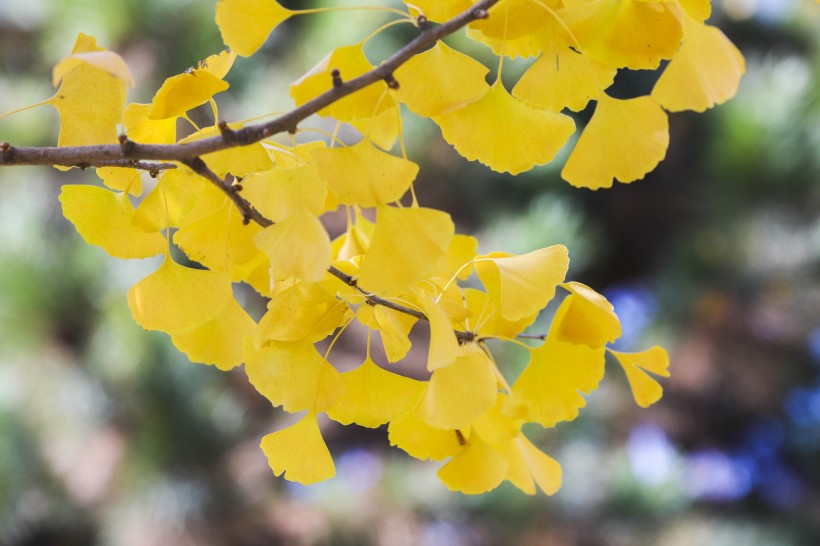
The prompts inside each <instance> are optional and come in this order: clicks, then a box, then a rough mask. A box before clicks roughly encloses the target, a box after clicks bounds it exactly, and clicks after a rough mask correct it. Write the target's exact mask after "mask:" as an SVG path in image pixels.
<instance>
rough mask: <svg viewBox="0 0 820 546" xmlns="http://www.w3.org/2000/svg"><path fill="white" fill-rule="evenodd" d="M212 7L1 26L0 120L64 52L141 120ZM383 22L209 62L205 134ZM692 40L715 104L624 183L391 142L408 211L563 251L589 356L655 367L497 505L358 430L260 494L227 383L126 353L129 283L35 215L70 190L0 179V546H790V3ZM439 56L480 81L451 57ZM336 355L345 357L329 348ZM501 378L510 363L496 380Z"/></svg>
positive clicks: (609, 392) (797, 33)
mask: <svg viewBox="0 0 820 546" xmlns="http://www.w3.org/2000/svg"><path fill="white" fill-rule="evenodd" d="M338 3H343V4H346V5H354V4H355V5H363V4H367V3H375V2H367V1H365V0H360V1H355V2H354V1H346V2H338ZM331 4H332V2H310V3H307V2H290V3H288V4H286V5H288V6H291V7H298V6H306V5H309V6H311V7H312V6H319V5H331ZM213 9H214V2H213V1H211V2H205V1H201V0H119V1H116V2H106V1H103V0H26V1H25V2H11V1H2V2H0V110H3V111H6V110H10V109H13V108H17V107H20V106H23V105H26V104H29V103H32V102H35V101H39V100H42V99H45V98H47V97H49V96H50V95H51V94H52V92H53V91H52V90H51V88H50V87H49V83H50V72H51V67H52V65H53V64H54V63H55V62H56V61H57V60H59V59H60V58H61V57H63V56H64V55H66V54H67V53H68V52H69V50H70V48H71V45H72V44H73V42H74V39H75V38H76V35H77V33H78V32H80V31H83V32H86V33H89V34H93V35H95V36H96V37H97V39H98V40H99V42H100V43H101V44H103V45H105V46H107V47H109V48H111V49H114V50H116V51H118V52H120V53H121V54H122V55H123V56H124V57H125V58H126V60H127V62H128V64H129V66H130V67H131V69H132V71H133V72H134V74H135V77H136V80H137V82H138V86H137V88H136V89H135V90H131V91H130V95H129V100H131V101H140V102H148V101H150V99H151V96H152V95H153V92H154V91H155V90H156V89H157V88H158V86H159V84H160V83H161V81H162V80H163V79H164V78H165V77H167V76H170V75H173V74H176V73H179V72H181V71H182V70H184V69H185V68H187V67H189V66H191V65H193V64H195V62H196V61H198V60H199V59H201V58H204V57H206V56H207V55H209V54H211V53H214V52H216V51H218V50H219V49H220V48H221V47H222V45H221V40H220V38H219V34H218V31H217V29H216V26H215V24H214V21H213ZM384 21H385V16H384V15H383V14H380V13H377V12H370V11H368V12H347V13H344V14H342V15H334V14H322V15H314V16H310V17H299V18H296V19H294V20H291V21H290V22H288V23H287V24H286V25H285V26H284V27H282V28H280V29H279V30H278V31H277V32H276V33H275V35H274V36H273V37H272V38H271V39H270V40H269V41H268V43H267V45H266V46H265V48H264V49H263V50H262V51H261V52H260V53H259V54H258V55H257V56H256V57H254V58H253V59H249V60H243V59H240V60H239V61H237V64H236V66H235V68H234V70H233V71H232V72H231V74H230V75H229V77H228V80H229V81H230V82H231V84H232V89H231V90H230V91H229V92H227V93H224V94H223V95H224V96H219V97H218V102H219V104H220V108H221V115H222V117H224V118H226V119H229V120H234V119H242V118H246V117H251V116H254V115H259V114H263V113H269V112H273V111H278V110H285V109H288V108H289V107H290V106H291V103H290V99H289V97H288V95H287V85H288V83H289V82H291V81H293V80H294V79H295V78H297V77H298V76H299V75H301V74H302V73H303V72H304V71H306V70H307V69H308V68H309V67H311V66H312V65H313V64H314V63H315V62H317V61H318V60H319V59H320V58H321V57H323V56H324V55H325V54H326V53H327V52H328V51H329V50H330V49H331V48H332V47H335V46H338V45H345V44H349V43H353V42H355V41H358V40H359V39H361V38H362V37H363V36H365V35H366V34H367V33H369V32H370V30H372V29H374V28H376V27H377V26H378V25H379V24H381V23H383V22H384ZM711 21H712V23H713V24H717V25H719V26H720V27H721V28H723V29H724V31H725V32H726V33H727V35H728V36H729V37H730V38H731V39H732V40H733V41H734V42H735V43H736V44H738V46H739V47H740V48H741V49H742V51H743V53H744V54H745V56H746V59H747V68H748V73H747V75H746V76H745V78H744V79H743V82H742V85H741V88H740V91H739V93H738V95H737V97H736V98H735V99H734V100H733V101H731V102H730V103H728V104H726V105H724V106H721V107H718V108H716V109H714V110H712V111H709V112H708V113H706V114H704V115H697V114H674V115H672V116H671V132H672V136H671V146H670V149H669V153H668V156H667V159H666V160H665V161H664V162H663V163H662V164H661V165H660V167H659V168H658V169H657V170H656V171H655V172H653V173H652V174H650V175H649V176H648V177H647V178H646V179H645V180H643V181H640V182H636V183H633V184H631V185H620V186H617V187H615V188H614V189H612V190H608V191H599V192H590V191H586V190H574V189H572V188H570V187H569V186H568V185H567V184H566V183H564V182H562V181H561V180H560V177H559V174H558V173H559V171H560V167H561V165H562V163H563V160H564V159H565V155H566V151H565V152H564V155H563V156H562V157H559V159H558V160H557V161H556V162H555V163H554V164H552V165H549V166H546V167H543V168H538V169H535V170H533V171H532V172H530V173H527V174H524V175H521V176H518V177H515V178H513V177H510V176H507V175H499V174H495V173H492V172H491V171H489V170H488V169H486V168H484V167H482V166H481V165H478V164H473V163H468V162H466V161H464V160H462V159H461V158H460V157H459V156H458V155H457V154H455V153H454V152H453V151H452V150H451V149H450V147H449V146H447V145H446V144H445V143H444V142H443V141H442V140H441V138H440V133H439V132H438V130H437V128H436V127H435V125H434V124H433V123H432V122H429V121H428V120H421V119H418V118H413V117H412V116H409V115H408V117H407V118H406V121H407V125H406V131H407V141H408V145H409V148H410V149H409V151H410V156H411V157H412V158H414V159H415V160H416V161H418V162H420V163H421V164H422V171H421V175H420V179H419V182H418V186H417V191H418V194H419V195H420V199H421V202H422V203H423V204H424V205H427V206H435V207H439V208H443V209H445V210H448V211H450V212H451V213H452V214H453V216H454V218H455V220H456V222H457V225H458V226H459V228H458V229H459V231H460V232H462V233H471V234H476V235H478V236H479V237H480V239H481V241H482V249H483V250H495V249H503V250H507V251H511V252H526V251H529V250H532V249H535V248H538V247H541V246H545V245H548V244H554V243H564V244H566V245H567V246H568V247H569V248H570V254H571V257H572V271H571V277H572V278H573V279H575V280H580V281H582V282H585V283H587V284H590V285H591V286H594V287H596V288H597V289H599V290H602V291H603V292H604V293H605V294H606V295H607V297H608V298H609V299H610V301H612V303H613V304H614V305H615V308H616V311H617V313H618V315H619V316H620V317H621V320H622V322H623V324H624V337H623V339H622V340H621V341H620V342H619V343H618V347H619V348H621V349H626V350H630V349H634V350H640V349H642V348H646V347H649V346H651V345H654V344H663V345H664V346H665V347H667V348H668V349H669V351H670V355H671V357H672V368H671V370H672V377H671V378H670V379H668V380H665V381H664V382H663V384H664V387H665V396H664V398H663V399H662V401H661V402H659V403H658V404H656V405H655V406H653V407H652V408H650V409H648V410H641V409H639V408H637V407H636V406H635V405H634V402H633V401H632V399H631V396H630V394H629V390H628V386H627V385H626V382H625V381H624V380H623V379H622V377H621V376H620V375H619V374H618V372H617V370H612V373H610V374H608V375H607V378H606V379H605V381H604V382H603V384H602V385H601V387H600V389H599V390H598V391H596V392H595V393H593V395H592V396H590V397H589V400H588V408H587V409H586V410H585V411H583V412H582V415H581V417H580V418H579V419H578V420H577V421H575V422H572V423H565V424H562V425H559V426H558V427H556V428H555V429H552V430H547V431H543V430H539V429H532V430H530V431H529V434H530V436H531V437H532V438H533V439H534V440H535V441H536V443H538V444H539V445H540V446H541V447H542V448H544V449H545V450H546V451H547V452H548V453H550V454H551V455H552V456H554V457H555V458H556V459H558V460H559V461H560V462H561V463H562V465H563V467H564V486H563V488H562V489H561V490H560V491H559V492H558V493H557V494H556V495H555V496H553V497H549V498H548V497H545V496H544V495H542V494H539V495H537V496H535V497H528V496H526V495H523V494H522V493H520V492H519V491H517V490H516V489H514V488H513V487H511V486H508V485H504V486H502V487H500V488H499V489H497V490H496V491H493V492H491V493H489V494H485V495H481V496H477V497H467V496H464V495H461V494H456V493H450V492H449V491H447V490H446V488H445V487H444V486H443V485H442V484H440V483H439V482H438V480H437V479H436V477H435V472H436V470H437V467H438V465H437V464H435V463H421V462H418V461H415V460H412V459H410V458H409V457H408V456H406V455H405V454H404V453H403V452H401V451H399V450H396V449H390V448H389V447H388V446H387V441H386V433H385V431H384V430H383V429H379V430H375V431H371V430H365V429H361V428H357V427H346V428H345V427H340V426H338V425H335V424H333V423H328V424H327V426H326V429H325V435H326V438H327V440H328V443H329V446H330V449H331V452H332V453H333V454H334V457H335V460H336V466H337V476H336V477H335V478H334V479H332V480H330V481H328V482H325V483H323V484H319V485H315V486H311V487H302V486H299V485H298V484H292V483H288V482H286V481H284V480H282V479H276V478H274V477H273V476H272V474H271V472H270V470H269V469H268V467H267V464H266V461H265V458H264V456H263V454H262V453H261V451H260V450H259V449H258V444H259V440H260V438H261V437H262V436H263V435H264V434H267V433H268V432H271V431H272V430H276V429H278V428H281V427H282V426H284V425H285V424H286V423H287V422H288V418H287V416H285V415H284V414H283V413H282V412H281V411H280V410H276V409H274V408H272V407H271V406H270V404H269V403H268V402H267V401H266V400H265V399H264V398H262V397H261V396H260V395H259V394H257V393H256V392H255V391H254V390H253V388H252V387H250V385H249V384H248V382H247V380H246V379H245V377H244V374H243V373H242V371H241V369H239V370H235V371H233V372H231V373H227V374H226V373H222V372H219V371H218V370H216V369H214V368H210V367H206V366H200V365H192V364H190V363H189V362H187V360H186V359H185V357H184V356H183V355H181V354H180V353H178V352H177V351H176V350H175V349H174V348H173V347H172V345H171V344H170V342H169V339H168V338H167V337H166V336H165V335H163V334H158V333H145V332H143V331H142V330H141V328H140V327H138V326H137V325H136V324H135V323H134V322H133V320H132V319H131V317H130V315H129V312H128V309H127V306H126V300H125V292H126V290H127V289H128V287H129V286H131V285H132V284H133V283H134V282H136V281H137V280H139V279H140V278H141V277H142V276H144V275H146V274H148V273H149V272H150V271H152V270H153V269H154V267H155V266H156V262H155V261H152V260H134V261H129V262H124V261H118V260H115V259H112V258H109V257H108V256H106V255H105V254H104V253H103V251H102V250H100V249H99V248H96V247H90V246H88V245H86V244H85V243H84V242H83V241H82V240H81V238H80V237H79V236H78V234H77V233H76V232H75V230H74V229H73V227H72V226H71V225H70V224H68V223H67V222H66V221H65V220H64V219H62V217H61V215H60V212H59V206H58V202H57V199H56V197H57V194H58V193H59V186H60V184H63V183H95V181H96V177H95V176H94V174H93V173H90V172H88V173H83V172H78V171H73V172H70V173H66V174H60V173H58V172H57V171H54V170H52V169H49V168H24V167H16V168H6V169H2V170H0V545H4V546H6V545H8V546H11V545H14V546H18V545H19V546H24V545H31V546H34V545H37V546H40V545H58V544H59V545H89V544H99V545H109V544H110V545H118V546H119V545H122V546H131V545H134V546H136V545H148V546H151V545H165V544H183V545H187V544H191V545H194V544H197V545H239V546H254V545H269V544H301V545H312V544H322V545H325V544H326V545H354V544H374V545H403V544H407V545H411V544H425V545H426V544H430V545H448V546H449V545H490V544H521V545H550V546H553V545H556V546H558V545H561V546H563V545H590V546H591V545H624V546H628V545H639V544H647V545H649V544H651V545H655V544H658V545H668V546H677V545H701V544H710V545H713V546H722V545H726V546H734V545H739V544H743V545H761V546H762V545H767V546H768V545H775V544H777V545H812V544H820V5H818V4H816V3H815V2H814V1H813V0H722V1H717V2H716V3H715V6H714V11H713V17H712V20H711ZM410 36H412V29H410V28H404V27H398V28H395V27H394V28H393V29H391V30H390V31H388V32H385V33H384V34H383V35H380V36H379V37H378V38H376V39H375V40H373V41H372V42H371V43H370V44H369V46H368V49H367V51H368V53H369V54H370V55H371V56H372V59H373V60H374V61H375V60H379V59H381V58H384V57H386V56H387V55H388V54H389V52H391V51H393V50H395V49H396V48H397V47H398V46H399V45H400V44H401V43H403V42H404V41H406V40H407V39H408V38H409V37H410ZM449 42H450V43H451V44H454V45H456V46H457V47H460V48H462V49H464V50H467V51H470V52H472V53H473V54H475V55H477V56H479V57H482V56H483V57H482V58H484V59H485V60H486V61H487V63H488V66H494V62H493V61H492V59H491V58H490V57H488V56H487V55H486V51H484V50H482V48H481V47H480V46H476V45H470V44H469V43H467V41H466V40H465V39H464V38H463V36H455V37H453V38H452V39H450V40H449ZM516 70H520V66H516V65H515V64H510V68H505V79H506V78H507V77H509V78H514V77H515V73H516ZM656 77H657V74H655V73H654V72H640V73H632V74H621V75H619V77H618V79H617V84H616V88H615V91H614V93H615V94H616V96H631V95H635V94H636V93H645V92H646V91H647V90H648V89H650V88H651V85H652V82H653V81H654V79H655V78H656ZM589 115H590V112H589V111H587V112H583V113H581V114H580V115H579V116H578V120H579V122H581V123H583V122H584V121H585V120H586V119H588V117H589ZM202 119H203V120H205V121H207V116H203V117H202ZM315 121H316V124H317V125H318V126H323V125H322V123H324V122H322V121H321V120H315ZM56 123H57V118H56V113H55V112H54V111H52V110H50V109H49V107H44V108H39V109H36V110H32V111H28V112H24V113H21V114H18V115H15V116H12V117H9V118H6V119H3V120H0V140H8V141H10V142H12V144H15V145H47V144H51V143H53V142H55V141H56V127H57V125H56ZM246 296H247V299H246V303H247V304H248V305H249V306H250V307H251V308H255V309H256V310H257V311H258V310H259V309H261V308H262V305H263V304H262V303H261V302H259V301H255V300H254V299H253V298H252V296H251V294H250V293H248V294H246ZM254 306H255V307H254ZM423 344H424V340H423V336H420V337H419V340H418V343H417V345H418V346H419V347H417V351H418V352H417V353H413V354H421V355H423V354H424V353H425V349H424V347H423ZM361 348H362V345H361V339H357V338H356V336H355V335H354V336H351V339H347V340H346V341H344V342H343V345H342V347H341V348H340V349H339V350H340V351H342V352H341V353H340V354H344V351H350V354H351V355H355V354H360V351H361ZM334 351H335V350H334ZM350 358H351V359H355V358H357V357H355V356H351V357H350ZM413 358H414V357H413V356H412V354H411V362H410V363H409V364H408V366H410V367H412V366H414V365H415V366H418V359H417V360H416V363H415V364H414V362H413V360H412V359H413ZM506 358H507V360H508V361H509V362H510V366H513V367H514V366H515V365H519V366H520V365H521V362H520V359H521V358H523V355H521V354H520V353H516V352H511V353H509V354H507V356H506ZM516 363H517V364H516Z"/></svg>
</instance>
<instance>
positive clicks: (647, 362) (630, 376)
mask: <svg viewBox="0 0 820 546" xmlns="http://www.w3.org/2000/svg"><path fill="white" fill-rule="evenodd" d="M609 352H610V353H611V354H612V355H613V356H614V357H615V358H616V359H617V360H618V363H619V364H620V365H621V367H622V368H623V370H624V373H625V374H626V378H627V380H629V387H630V388H631V389H632V396H633V398H635V402H636V403H637V404H638V405H639V406H640V407H642V408H647V407H649V406H651V405H652V404H654V403H655V402H657V401H658V400H660V399H661V396H663V388H662V387H661V386H660V384H659V383H658V382H657V381H656V380H655V379H654V378H653V377H652V376H650V375H649V374H648V373H646V372H650V373H653V374H655V375H659V376H661V377H669V355H668V354H667V353H666V351H665V350H664V349H663V348H662V347H658V346H655V347H652V348H651V349H647V350H646V351H643V352H640V353H622V352H619V351H613V350H610V351H609Z"/></svg>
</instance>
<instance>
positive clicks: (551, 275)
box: [475, 245, 569, 321]
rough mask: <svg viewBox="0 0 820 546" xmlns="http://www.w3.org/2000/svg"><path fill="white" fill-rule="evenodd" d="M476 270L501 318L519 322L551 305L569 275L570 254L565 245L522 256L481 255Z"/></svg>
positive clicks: (502, 254)
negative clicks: (560, 285)
mask: <svg viewBox="0 0 820 546" xmlns="http://www.w3.org/2000/svg"><path fill="white" fill-rule="evenodd" d="M475 268H476V271H477V272H478V277H479V278H480V279H481V282H482V283H483V284H484V287H485V288H486V289H487V293H488V294H489V295H490V298H491V299H492V301H493V302H494V303H495V305H496V307H497V308H498V309H500V310H501V316H502V317H503V318H504V319H506V320H510V321H517V320H520V319H523V318H527V317H530V316H532V315H534V314H536V313H538V312H539V311H540V310H541V309H543V308H544V307H546V306H547V303H549V301H550V300H551V299H552V297H553V296H554V295H555V287H556V286H558V283H560V282H561V281H563V280H564V276H565V275H566V274H567V269H569V255H568V252H567V247H565V246H564V245H553V246H550V247H547V248H541V249H539V250H535V251H533V252H529V253H527V254H521V255H520V256H514V255H511V254H507V253H502V252H493V253H490V254H485V255H482V256H477V257H476V263H475Z"/></svg>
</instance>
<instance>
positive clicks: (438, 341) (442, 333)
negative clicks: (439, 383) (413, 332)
mask: <svg viewBox="0 0 820 546" xmlns="http://www.w3.org/2000/svg"><path fill="white" fill-rule="evenodd" d="M418 302H419V305H421V308H422V310H423V311H424V314H425V315H427V319H428V320H429V322H430V349H429V351H428V354H427V369H428V370H430V371H431V372H432V371H434V370H438V369H439V368H443V367H445V366H449V365H450V364H452V363H453V362H454V361H455V359H456V357H457V356H458V355H459V346H458V339H457V338H456V336H455V333H454V332H453V323H452V322H451V321H450V319H449V318H448V317H447V315H446V314H445V313H444V311H443V310H442V309H441V307H439V306H438V305H437V304H436V302H435V301H433V300H432V299H430V298H428V297H426V296H422V297H420V298H419V300H418Z"/></svg>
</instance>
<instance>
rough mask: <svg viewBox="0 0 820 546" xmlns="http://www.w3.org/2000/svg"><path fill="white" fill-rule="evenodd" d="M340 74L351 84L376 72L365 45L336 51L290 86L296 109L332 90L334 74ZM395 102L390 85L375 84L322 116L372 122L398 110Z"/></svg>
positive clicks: (328, 109)
mask: <svg viewBox="0 0 820 546" xmlns="http://www.w3.org/2000/svg"><path fill="white" fill-rule="evenodd" d="M334 69H335V70H338V71H339V73H340V75H341V78H342V80H352V79H353V78H355V77H357V76H361V75H362V74H364V73H365V72H369V71H370V70H372V69H373V65H371V64H370V61H368V60H367V57H366V56H365V54H364V51H363V50H362V45H361V44H358V45H352V46H345V47H340V48H337V49H334V50H333V52H332V53H330V54H329V55H328V56H327V57H325V58H324V59H322V60H321V61H319V63H318V64H317V65H316V66H314V67H313V68H311V69H310V70H309V71H308V72H307V73H306V74H305V75H304V76H302V77H301V78H299V79H298V80H296V81H295V82H293V83H292V84H291V85H290V96H291V97H293V100H294V101H295V102H296V106H302V105H303V104H305V103H306V102H308V101H309V100H311V99H314V98H316V97H318V96H319V95H321V94H322V93H325V92H326V91H330V89H332V88H333V77H332V76H331V72H332V71H333V70H334ZM395 104H396V101H395V100H394V99H393V97H392V96H390V94H389V93H387V84H385V83H384V82H382V81H380V82H376V83H372V84H370V85H368V86H367V87H365V88H364V89H361V90H359V91H356V92H355V93H352V94H350V95H348V96H346V97H344V98H342V99H340V100H338V101H336V102H334V103H333V104H330V105H328V106H325V107H324V108H322V109H321V110H319V112H318V114H319V115H320V116H331V117H334V118H336V119H338V120H341V121H352V120H354V119H364V118H372V117H374V116H376V115H378V114H380V113H381V112H382V111H384V110H388V109H390V108H393V107H395Z"/></svg>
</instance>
